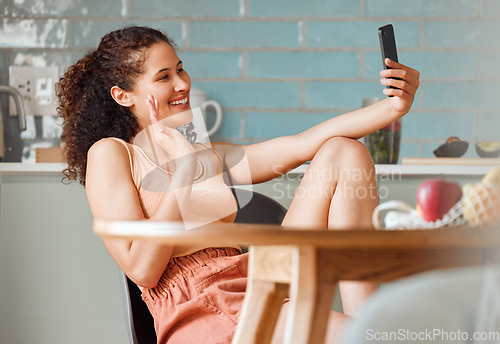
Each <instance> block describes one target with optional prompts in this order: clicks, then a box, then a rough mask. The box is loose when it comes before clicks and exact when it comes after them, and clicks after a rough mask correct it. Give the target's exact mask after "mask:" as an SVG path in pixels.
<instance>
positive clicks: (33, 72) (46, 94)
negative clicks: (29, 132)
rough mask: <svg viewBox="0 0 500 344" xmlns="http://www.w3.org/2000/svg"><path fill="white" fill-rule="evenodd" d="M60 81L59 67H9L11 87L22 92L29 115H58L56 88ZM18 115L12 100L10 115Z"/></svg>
mask: <svg viewBox="0 0 500 344" xmlns="http://www.w3.org/2000/svg"><path fill="white" fill-rule="evenodd" d="M58 80H59V68H57V67H24V66H10V67H9V85H10V86H14V87H15V88H17V89H18V90H19V92H21V94H22V96H23V100H24V108H25V110H26V114H27V115H49V116H56V115H57V110H56V108H57V102H56V97H55V90H54V86H55V84H56V82H57V81H58ZM16 113H17V112H16V106H15V105H14V101H13V100H12V99H10V105H9V114H10V115H11V116H12V115H16Z"/></svg>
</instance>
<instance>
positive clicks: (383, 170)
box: [0, 162, 492, 177]
mask: <svg viewBox="0 0 500 344" xmlns="http://www.w3.org/2000/svg"><path fill="white" fill-rule="evenodd" d="M308 166H309V165H308V164H303V165H301V166H299V167H297V168H295V169H293V170H292V171H290V172H289V173H288V174H290V175H301V174H304V173H305V171H306V170H307V167H308ZM64 167H65V165H64V164H61V163H14V162H6V163H0V174H33V173H36V174H60V173H61V171H62V170H63V169H64ZM375 168H376V172H377V176H383V175H391V176H393V175H399V176H421V177H423V176H432V175H437V176H439V175H443V176H444V175H449V176H482V175H485V174H486V173H487V172H488V171H489V170H490V169H491V168H492V166H490V165H484V166H471V165H453V166H450V165H376V166H375Z"/></svg>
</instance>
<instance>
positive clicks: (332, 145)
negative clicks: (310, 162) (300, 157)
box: [315, 137, 373, 167]
mask: <svg viewBox="0 0 500 344" xmlns="http://www.w3.org/2000/svg"><path fill="white" fill-rule="evenodd" d="M316 157H317V158H321V159H322V158H326V159H329V160H330V161H333V162H338V163H342V162H346V163H349V164H353V163H355V164H361V165H364V166H367V167H370V166H373V159H372V157H371V156H370V153H369V152H368V150H367V149H366V147H365V145H364V144H363V143H361V142H360V141H358V140H355V139H350V138H347V137H332V138H330V139H328V140H327V141H325V143H323V145H322V146H321V148H320V149H319V150H318V153H317V154H316V156H315V158H316Z"/></svg>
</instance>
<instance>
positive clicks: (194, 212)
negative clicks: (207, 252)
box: [113, 138, 240, 257]
mask: <svg viewBox="0 0 500 344" xmlns="http://www.w3.org/2000/svg"><path fill="white" fill-rule="evenodd" d="M113 139H114V140H116V141H119V142H121V143H122V144H124V145H125V147H127V151H128V154H129V160H130V168H131V172H132V178H133V182H134V185H135V187H136V188H137V194H138V195H139V200H140V203H141V207H142V210H143V212H144V216H145V217H146V218H149V217H151V215H152V214H153V213H154V212H155V210H156V208H157V207H158V205H159V203H160V201H161V199H162V198H163V195H164V194H165V192H166V191H167V190H166V189H167V185H168V183H169V182H170V178H171V173H170V172H168V171H167V170H165V169H163V168H162V167H160V166H158V165H157V164H155V163H154V162H153V160H152V159H150V158H149V157H148V156H147V155H146V153H145V152H144V150H143V149H141V148H140V147H138V146H136V145H134V144H130V143H128V142H125V141H123V140H121V139H117V138H113ZM193 147H194V148H195V150H196V151H197V154H198V159H197V160H198V161H197V168H196V172H195V178H194V183H193V187H192V191H191V199H190V201H189V206H188V209H187V210H186V211H183V212H182V217H183V220H184V222H193V223H202V224H208V223H217V222H225V223H232V222H234V219H235V217H236V211H237V209H238V208H237V203H236V199H235V198H234V195H233V193H232V192H231V190H230V189H229V187H228V186H227V185H226V184H225V183H224V180H223V175H222V171H223V166H224V164H223V161H222V157H221V156H220V155H219V154H218V153H217V152H216V151H215V150H214V149H212V148H211V147H210V146H209V145H206V144H202V143H195V144H194V145H193ZM208 159H212V162H213V161H215V172H213V171H212V172H210V169H213V166H209V165H214V164H210V162H209V160H208ZM207 161H208V162H209V163H208V164H207ZM209 247H212V246H210V245H205V244H202V243H200V244H199V245H196V246H186V245H177V246H175V248H174V251H173V253H172V257H180V256H186V255H189V254H191V253H194V252H196V251H199V250H203V249H205V248H209ZM227 247H234V248H237V249H240V248H239V247H238V246H235V245H227Z"/></svg>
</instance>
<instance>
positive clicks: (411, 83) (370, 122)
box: [215, 59, 420, 184]
mask: <svg viewBox="0 0 500 344" xmlns="http://www.w3.org/2000/svg"><path fill="white" fill-rule="evenodd" d="M386 64H387V65H388V66H389V67H391V68H392V69H388V70H383V71H382V72H380V75H381V76H382V77H383V78H382V79H381V81H380V82H381V84H383V85H385V86H394V87H397V89H393V88H387V89H384V90H383V92H384V93H385V94H386V95H388V96H391V97H388V98H387V99H385V100H383V101H381V102H379V103H376V104H373V105H371V106H368V107H365V108H362V109H358V110H355V111H352V112H349V113H346V114H343V115H340V116H337V117H334V118H331V119H329V120H327V121H325V122H323V123H320V124H318V125H316V126H314V127H312V128H310V129H308V130H306V131H304V132H302V133H300V134H297V135H293V136H284V137H278V138H276V139H271V140H268V141H264V142H261V143H257V144H253V145H247V146H237V145H224V144H215V146H216V147H217V149H218V150H219V151H220V152H221V154H223V155H224V158H225V161H226V165H227V166H228V169H229V171H230V175H231V177H232V180H233V182H234V183H235V184H250V183H260V182H263V181H267V180H270V179H273V178H275V177H277V176H279V175H281V174H283V173H285V172H287V171H288V170H290V169H292V168H295V167H297V166H299V165H301V164H303V163H304V162H306V161H309V160H311V159H312V158H313V157H314V155H315V154H316V152H317V151H318V149H319V148H320V147H321V146H322V145H323V144H324V143H325V142H326V141H327V140H328V139H330V138H332V137H339V136H340V137H348V138H353V139H359V138H361V137H363V136H365V135H367V134H370V133H372V132H374V131H376V130H378V129H380V128H383V127H385V126H386V125H388V124H389V123H391V122H393V121H395V120H397V119H398V118H401V117H402V116H404V115H405V114H406V113H408V111H410V108H411V106H412V104H413V100H414V97H415V93H416V92H417V89H418V87H419V85H420V82H419V78H420V73H419V72H418V71H416V70H414V69H412V68H410V67H407V66H405V65H403V64H401V63H397V62H394V61H391V60H389V59H386ZM388 78H399V79H401V80H397V79H388ZM243 153H244V154H243Z"/></svg>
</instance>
